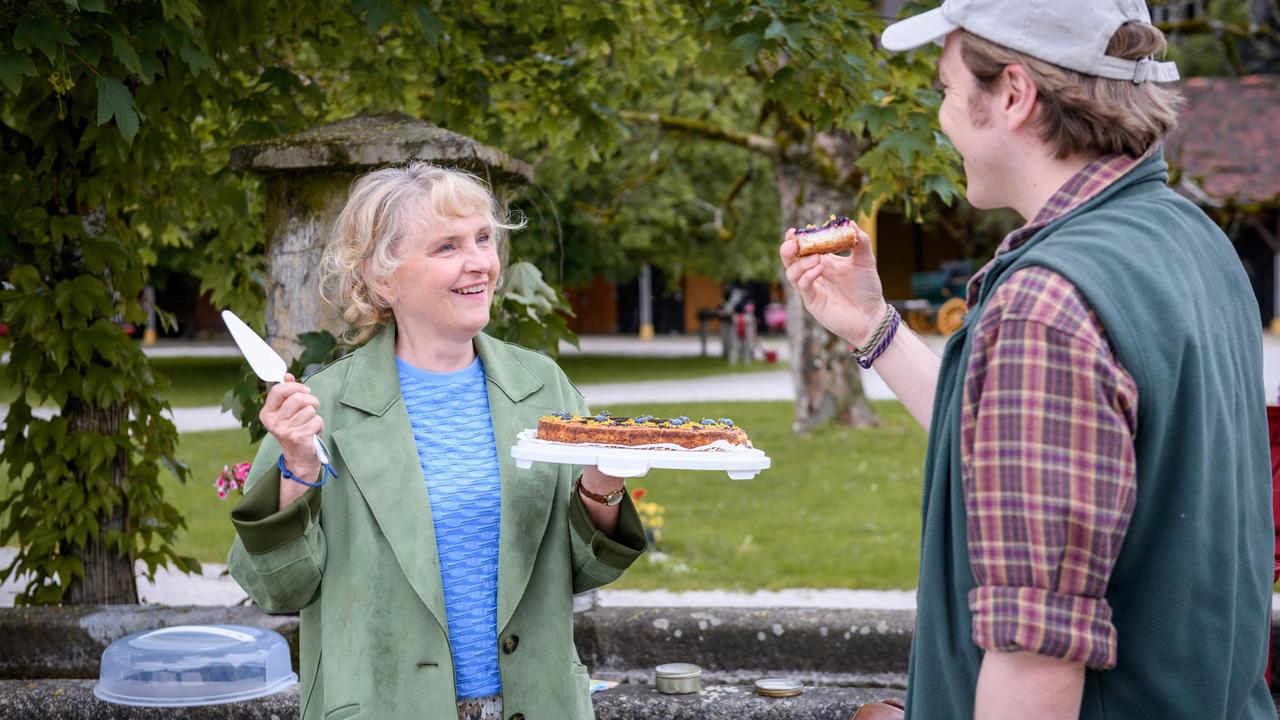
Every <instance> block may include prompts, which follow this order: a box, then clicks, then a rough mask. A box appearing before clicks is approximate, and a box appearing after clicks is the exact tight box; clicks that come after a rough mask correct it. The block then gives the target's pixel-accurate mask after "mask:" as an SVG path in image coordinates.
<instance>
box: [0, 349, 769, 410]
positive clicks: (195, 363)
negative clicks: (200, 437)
mask: <svg viewBox="0 0 1280 720" xmlns="http://www.w3.org/2000/svg"><path fill="white" fill-rule="evenodd" d="M151 364H152V367H154V368H155V369H156V370H158V371H160V372H161V373H163V374H164V375H165V376H167V377H168V378H169V380H170V381H171V383H172V384H171V386H170V387H169V389H168V390H167V391H166V392H165V397H166V398H167V399H168V400H169V403H170V404H171V405H172V406H173V407H199V406H202V405H222V396H223V395H225V394H226V392H227V389H228V388H229V387H231V385H232V384H233V383H234V382H236V381H237V380H239V379H240V373H241V372H242V366H241V360H240V358H234V357H232V358H219V357H197V358H154V359H152V361H151ZM560 367H562V368H563V369H564V371H565V374H566V375H568V376H569V379H571V380H573V382H574V383H576V384H578V385H590V384H593V383H614V382H638V381H641V380H683V379H688V378H697V377H706V376H708V375H723V374H726V373H740V372H764V371H768V370H781V369H786V367H787V366H786V364H766V363H763V362H757V363H753V364H751V365H729V364H728V363H726V362H725V361H724V360H722V359H720V358H710V357H705V358H704V357H690V358H663V357H658V358H630V357H603V356H598V355H566V356H564V357H562V358H560ZM16 395H17V393H16V391H15V390H14V389H13V388H11V387H9V386H8V385H7V380H6V379H5V378H4V377H3V375H2V374H0V404H7V403H8V402H10V401H11V400H13V398H14V397H15V396H16ZM28 401H29V402H35V401H36V398H34V397H30V398H28Z"/></svg>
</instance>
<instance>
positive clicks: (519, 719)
mask: <svg viewBox="0 0 1280 720" xmlns="http://www.w3.org/2000/svg"><path fill="white" fill-rule="evenodd" d="M511 720H524V713H514V714H513V715H512V716H511Z"/></svg>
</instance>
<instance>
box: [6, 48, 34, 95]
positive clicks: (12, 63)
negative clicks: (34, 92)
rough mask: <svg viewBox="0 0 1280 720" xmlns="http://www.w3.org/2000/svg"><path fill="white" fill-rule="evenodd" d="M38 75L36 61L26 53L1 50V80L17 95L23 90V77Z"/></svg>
mask: <svg viewBox="0 0 1280 720" xmlns="http://www.w3.org/2000/svg"><path fill="white" fill-rule="evenodd" d="M35 76H36V66H35V63H32V62H31V58H29V57H27V56H26V55H16V54H11V53H7V52H0V82H2V83H4V86H5V87H6V88H8V89H9V92H11V93H13V94H14V95H17V94H18V93H19V92H20V91H21V90H22V79H23V78H28V77H35Z"/></svg>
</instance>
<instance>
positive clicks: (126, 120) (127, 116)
mask: <svg viewBox="0 0 1280 720" xmlns="http://www.w3.org/2000/svg"><path fill="white" fill-rule="evenodd" d="M97 88H98V124H99V125H104V124H106V123H107V122H110V121H111V120H112V119H113V118H114V119H115V121H116V128H117V129H118V130H120V135H121V136H122V137H124V139H125V142H133V137H134V136H135V135H137V134H138V113H137V109H136V107H135V106H134V104H133V93H131V92H129V88H127V87H125V86H124V85H123V84H121V83H120V81H119V80H116V79H115V78H98V82H97Z"/></svg>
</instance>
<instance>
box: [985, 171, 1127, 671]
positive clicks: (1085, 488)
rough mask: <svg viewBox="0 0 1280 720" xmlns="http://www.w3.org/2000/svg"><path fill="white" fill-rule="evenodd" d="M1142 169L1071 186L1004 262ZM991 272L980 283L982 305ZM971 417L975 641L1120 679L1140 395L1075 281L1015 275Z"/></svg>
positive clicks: (1019, 236)
mask: <svg viewBox="0 0 1280 720" xmlns="http://www.w3.org/2000/svg"><path fill="white" fill-rule="evenodd" d="M1138 162H1140V159H1135V158H1131V157H1125V156H1120V155H1111V156H1107V157H1103V158H1101V159H1099V160H1098V161H1096V162H1094V163H1092V164H1090V165H1089V166H1087V167H1085V168H1084V169H1083V170H1081V171H1080V172H1079V173H1077V174H1076V175H1075V176H1073V177H1072V178H1071V179H1070V180H1068V181H1067V182H1066V184H1064V185H1063V186H1062V187H1061V188H1060V189H1059V190H1058V191H1057V193H1056V194H1054V196H1053V197H1052V198H1050V200H1049V201H1048V202H1047V203H1046V204H1045V206H1044V208H1042V209H1041V211H1040V212H1039V213H1038V214H1037V216H1036V217H1035V218H1034V219H1033V220H1032V222H1031V223H1029V224H1028V225H1026V226H1024V227H1022V228H1019V229H1018V230H1016V231H1014V232H1013V233H1011V234H1010V235H1009V236H1008V237H1006V238H1005V240H1004V242H1003V243H1002V244H1001V246H1000V250H998V251H997V255H999V254H1001V253H1005V252H1009V251H1010V250H1013V249H1015V248H1017V247H1019V246H1020V245H1022V244H1023V243H1025V242H1026V241H1027V240H1028V239H1030V238H1031V237H1032V236H1033V235H1034V234H1035V233H1036V232H1037V231H1039V230H1040V229H1042V228H1043V227H1044V226H1046V225H1047V224H1049V223H1051V222H1052V221H1054V220H1055V219H1058V218H1060V217H1062V216H1063V215H1065V214H1067V213H1068V212H1070V211H1071V210H1073V209H1075V208H1076V207H1079V206H1080V205H1081V204H1083V203H1084V202H1086V201H1088V200H1089V199H1090V198H1092V197H1094V196H1095V195H1097V194H1098V193H1099V192H1101V191H1102V190H1103V189H1105V188H1106V187H1107V186H1108V185H1110V184H1111V183H1112V182H1114V181H1115V180H1116V179H1118V178H1120V177H1121V176H1123V175H1124V174H1125V173H1127V172H1128V171H1129V170H1131V169H1132V168H1133V167H1134V166H1136V165H1137V164H1138ZM988 269H989V266H987V267H984V268H983V269H982V270H980V271H979V272H978V273H977V274H976V275H975V276H974V278H973V279H972V280H971V281H970V284H969V289H968V299H969V304H970V305H971V306H972V304H973V302H974V300H975V299H976V297H977V292H978V289H979V288H980V287H981V283H982V282H983V279H984V276H985V275H986V273H987V271H988ZM972 332H973V341H972V342H973V345H972V353H971V356H970V360H969V365H968V367H967V368H966V370H967V372H966V375H965V385H964V399H963V404H962V408H961V450H960V456H961V461H962V472H963V480H964V490H965V504H966V510H967V514H968V527H967V529H966V530H967V536H968V542H969V559H970V563H971V567H972V569H973V575H974V579H975V580H976V582H977V587H976V588H975V589H974V590H973V591H972V592H970V594H969V606H970V610H971V611H972V613H973V641H974V642H975V643H976V644H977V645H978V646H979V647H982V648H984V649H986V650H997V651H1006V652H1008V651H1026V652H1031V653H1035V654H1038V655H1045V656H1049V657H1053V658H1058V659H1060V660H1064V661H1068V662H1076V663H1085V664H1086V665H1088V666H1089V667H1092V668H1109V667H1112V666H1114V665H1115V663H1116V630H1115V627H1114V626H1113V625H1112V623H1111V609H1110V607H1109V606H1108V604H1107V601H1106V598H1105V593H1106V588H1107V582H1108V580H1109V579H1110V575H1111V569H1112V567H1113V566H1114V564H1115V559H1116V556H1117V555H1118V554H1119V552H1120V547H1121V544H1122V542H1123V540H1124V535H1125V530H1126V528H1127V527H1128V524H1129V519H1130V517H1131V516H1132V513H1133V504H1134V490H1135V486H1136V479H1137V470H1136V463H1135V459H1134V443H1133V437H1134V433H1135V431H1136V428H1137V407H1138V393H1137V386H1136V384H1135V383H1134V381H1133V378H1132V377H1130V375H1129V373H1128V372H1126V371H1125V369H1124V368H1123V367H1121V365H1120V363H1119V361H1118V360H1117V359H1116V357H1115V355H1114V353H1113V352H1112V349H1111V346H1110V343H1109V341H1108V340H1107V337H1106V333H1105V330H1104V329H1103V327H1102V324H1101V323H1100V322H1099V320H1098V318H1097V316H1096V315H1094V313H1093V311H1092V310H1091V309H1090V307H1089V305H1088V304H1087V303H1086V301H1085V299H1084V297H1083V296H1082V295H1081V294H1080V292H1079V291H1078V290H1077V289H1076V288H1075V286H1073V285H1072V284H1071V283H1070V282H1069V281H1067V279H1066V278H1064V277H1062V276H1061V275H1059V274H1057V273H1054V272H1052V271H1049V270H1047V269H1044V268H1037V267H1031V268H1025V269H1023V270H1020V271H1017V272H1015V273H1014V274H1012V275H1011V276H1009V278H1008V279H1006V280H1005V282H1004V283H1003V284H1001V286H1000V287H999V288H997V289H996V291H995V292H994V293H993V295H992V297H991V298H990V299H989V300H988V302H987V305H986V308H985V310H984V311H983V313H982V316H981V317H980V318H978V321H977V323H976V325H975V327H974V329H973V331H972Z"/></svg>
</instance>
